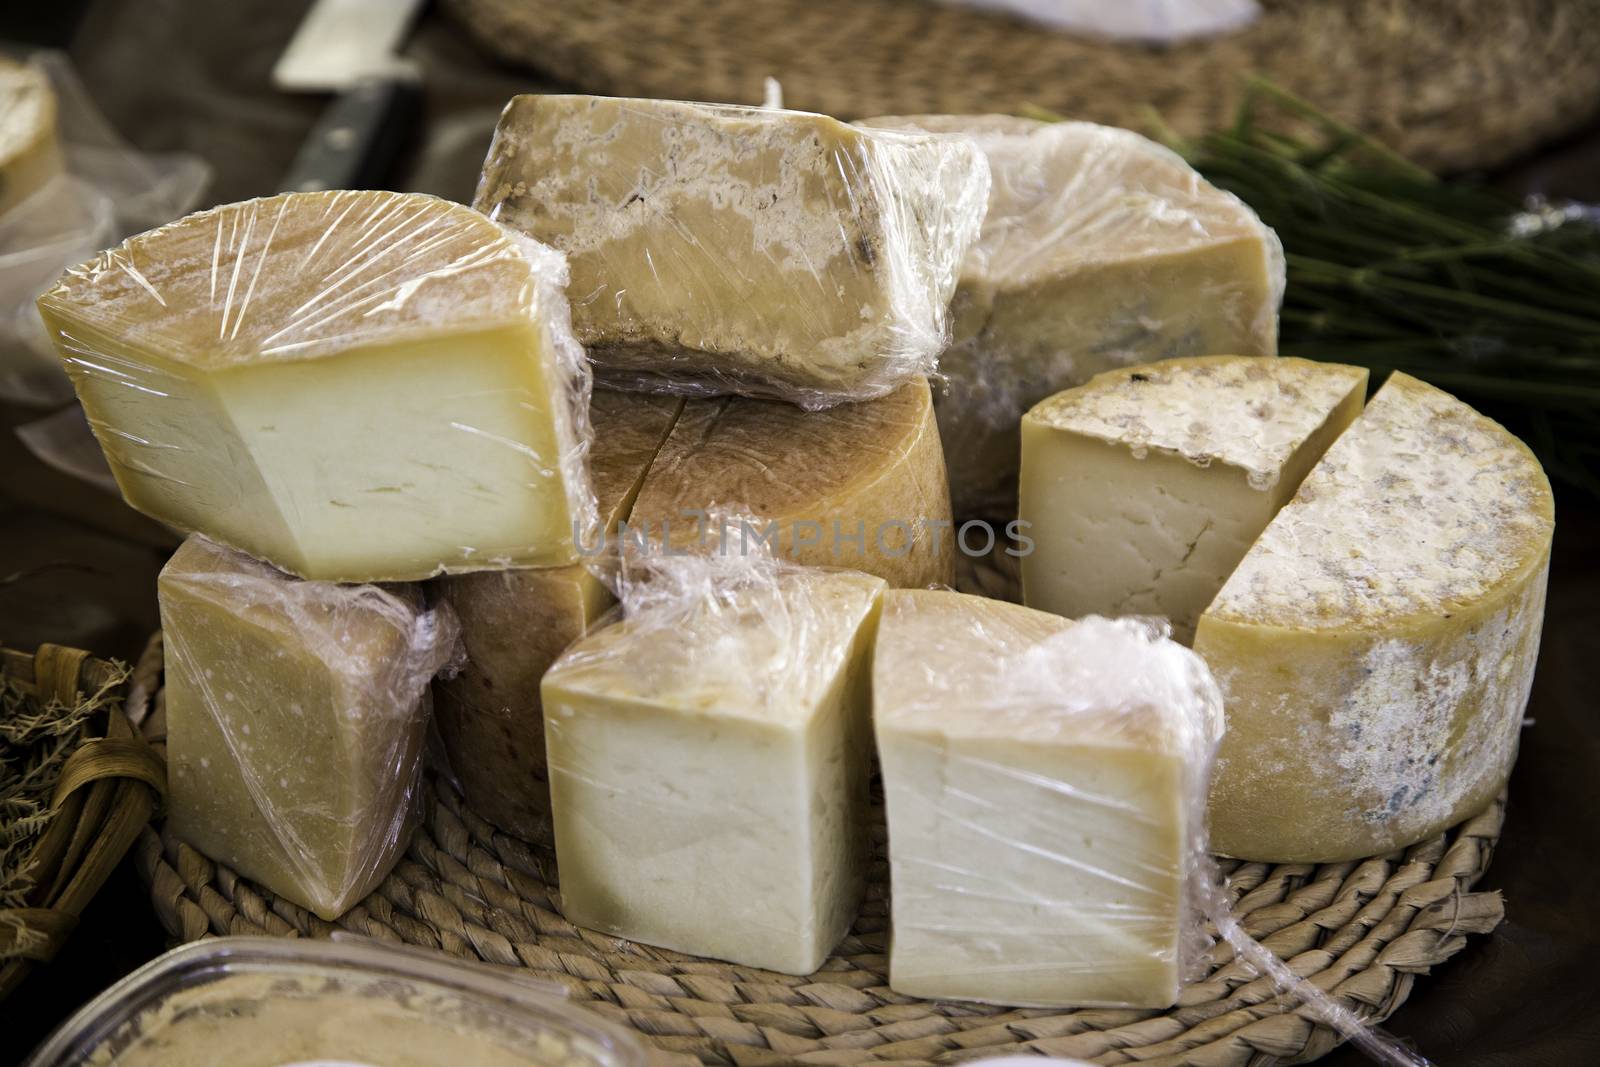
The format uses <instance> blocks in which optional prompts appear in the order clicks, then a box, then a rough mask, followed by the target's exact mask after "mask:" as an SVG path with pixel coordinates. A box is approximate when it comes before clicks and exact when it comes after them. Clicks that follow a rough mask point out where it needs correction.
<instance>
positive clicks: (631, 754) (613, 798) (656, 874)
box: [543, 561, 884, 974]
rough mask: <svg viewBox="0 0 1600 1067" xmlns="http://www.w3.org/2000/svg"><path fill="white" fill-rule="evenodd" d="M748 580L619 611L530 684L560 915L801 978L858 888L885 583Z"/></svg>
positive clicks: (798, 575) (842, 920)
mask: <svg viewBox="0 0 1600 1067" xmlns="http://www.w3.org/2000/svg"><path fill="white" fill-rule="evenodd" d="M695 562H697V561H690V565H693V564H694V563H695ZM734 566H736V567H744V566H745V564H744V563H743V562H742V561H741V562H737V563H735V564H734ZM750 573H751V574H753V575H754V576H753V577H751V578H750V579H749V580H746V581H742V582H738V583H734V584H721V583H715V584H708V585H705V586H702V587H698V591H697V592H692V593H691V595H689V596H688V597H687V598H675V597H674V596H671V595H669V596H668V597H667V598H666V599H665V600H663V601H661V602H659V603H657V604H655V605H653V606H647V607H643V608H641V609H639V610H637V611H633V612H631V613H630V614H629V616H628V618H626V619H625V620H624V621H622V622H621V623H618V624H617V625H615V626H610V627H606V628H603V629H600V630H597V631H595V632H594V633H591V634H590V635H588V636H587V637H585V638H583V639H582V640H581V641H579V642H578V643H577V644H576V645H574V646H573V647H572V648H571V649H569V650H568V652H567V654H566V655H564V656H563V657H562V658H561V659H560V660H559V661H558V662H557V663H556V665H555V666H554V667H552V668H551V669H550V671H549V672H548V673H547V674H546V675H545V680H544V687H543V688H544V694H543V695H544V708H545V728H546V740H547V744H548V747H549V766H550V790H551V801H552V805H553V809H554V815H555V838H556V856H557V863H558V865H559V868H560V872H561V907H562V914H564V915H565V916H566V917H567V919H568V920H570V921H571V922H574V923H576V924H578V925H579V926H585V927H588V928H590V929H594V930H600V931H604V932H607V933H611V934H615V935H617V936H620V937H627V938H630V939H633V940H637V941H642V942H645V943H647V944H652V945H660V946H663V947H666V948H672V949H676V950H678V951H681V952H688V953H692V954H694V955H699V956H713V957H717V958H719V959H726V960H731V961H733V962H735V963H742V964H746V965H749V966H754V967H765V968H768V969H771V970H777V971H783V972H786V973H790V974H810V973H811V972H812V971H814V970H816V968H817V967H818V966H819V965H820V964H821V963H822V961H823V960H824V959H825V958H826V957H827V955H828V953H829V951H830V950H831V949H832V948H833V946H834V945H835V944H836V943H837V942H838V940H839V938H840V937H842V936H843V935H844V933H845V931H846V929H847V928H848V927H849V924H850V922H851V920H852V918H853V917H854V912H855V908H856V905H857V904H858V903H859V901H860V897H861V893H862V890H863V887H864V884H865V862H866V840H867V839H866V805H867V799H868V798H867V772H868V761H869V758H870V751H871V742H870V725H869V721H868V700H869V688H868V687H869V670H870V658H871V642H872V635H873V630H874V627H875V624H876V618H877V605H878V598H879V594H880V592H881V591H882V589H883V587H884V586H883V582H882V581H881V580H880V579H877V578H871V577H868V576H866V575H862V574H853V573H851V572H847V571H836V572H829V571H817V570H809V569H805V568H783V569H781V570H777V571H775V572H769V571H765V570H762V571H761V572H760V573H756V572H755V571H754V570H753V569H752V570H751V571H750Z"/></svg>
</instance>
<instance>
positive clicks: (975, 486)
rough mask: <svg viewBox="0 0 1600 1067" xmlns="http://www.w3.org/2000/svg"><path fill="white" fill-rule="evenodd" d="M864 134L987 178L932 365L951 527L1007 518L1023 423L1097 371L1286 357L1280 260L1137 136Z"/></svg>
mask: <svg viewBox="0 0 1600 1067" xmlns="http://www.w3.org/2000/svg"><path fill="white" fill-rule="evenodd" d="M865 125H868V126H872V127H888V128H896V129H914V130H928V131H931V132H935V133H942V134H959V135H962V136H964V137H967V138H970V139H971V140H972V141H973V142H975V143H976V144H977V146H978V147H979V148H980V149H981V150H982V151H983V153H984V155H985V156H986V157H987V158H988V161H989V167H990V171H991V174H992V181H991V183H990V192H989V210H988V214H987V216H986V217H985V218H984V222H983V231H982V234H981V235H980V237H979V238H978V240H977V242H976V243H975V244H974V245H973V246H972V248H971V249H970V250H969V251H968V252H967V257H966V260H965V262H964V263H963V265H962V268H961V284H960V287H959V289H958V290H957V292H956V296H955V301H954V303H953V305H952V317H953V325H954V336H953V341H952V343H951V345H950V347H949V348H948V349H947V350H946V351H945V353H944V355H943V356H941V357H940V360H939V370H940V371H941V372H942V373H943V374H944V375H945V376H946V377H948V379H949V387H948V390H947V392H946V393H945V394H943V395H941V396H940V397H939V405H938V407H939V429H940V432H941V434H942V435H943V438H944V446H945V455H946V458H947V461H948V463H949V466H950V485H951V497H952V499H953V501H954V503H955V509H956V514H957V515H972V514H980V513H981V514H995V515H1007V514H1010V513H1011V510H1012V507H1013V505H1014V502H1015V500H1016V492H1017V489H1016V478H1017V456H1018V452H1017V448H1018V445H1017V423H1018V421H1019V420H1020V419H1021V418H1022V415H1023V413H1024V412H1025V411H1027V410H1028V409H1029V408H1030V407H1032V406H1033V405H1034V404H1036V403H1038V402H1039V401H1040V400H1043V399H1044V398H1045V397H1047V396H1050V395H1051V394H1052V393H1055V392H1057V391H1059V390H1062V389H1065V388H1068V387H1069V386H1074V385H1078V384H1080V383H1082V382H1085V381H1087V380H1089V378H1091V377H1093V376H1094V375H1096V374H1098V373H1100V372H1101V371H1105V370H1110V369H1113V368H1116V367H1126V366H1131V365H1134V364H1138V363H1148V362H1151V361H1153V360H1159V359H1167V358H1171V357H1175V356H1198V355H1210V354H1214V353H1219V352H1230V353H1236V354H1239V355H1247V356H1270V355H1273V354H1275V353H1276V351H1277V332H1278V302H1279V300H1280V298H1281V297H1282V294H1283V284H1284V277H1283V272H1284V266H1283V252H1282V249H1281V248H1280V246H1279V244H1278V240H1277V238H1276V237H1275V236H1274V235H1273V233H1272V231H1271V230H1270V229H1268V228H1267V227H1266V226H1265V225H1263V224H1262V223H1261V220H1260V219H1258V218H1257V217H1256V216H1255V213H1254V212H1252V211H1251V210H1250V209H1249V208H1248V207H1247V206H1245V204H1244V203H1243V202H1241V201H1240V200H1239V199H1238V198H1237V197H1234V196H1233V195H1231V194H1229V193H1226V192H1223V191H1222V190H1220V189H1217V188H1216V187H1215V186H1212V185H1211V184H1209V183H1208V182H1206V181H1205V180H1204V179H1203V178H1201V177H1200V175H1199V174H1198V173H1197V172H1196V171H1195V170H1194V169H1193V168H1192V167H1190V166H1189V165H1188V164H1187V163H1185V162H1184V161H1183V160H1182V159H1181V158H1179V157H1178V156H1177V154H1176V153H1174V152H1171V151H1169V150H1168V149H1166V148H1164V147H1162V146H1161V145H1158V144H1156V143H1155V142H1153V141H1150V140H1148V139H1146V138H1144V137H1141V136H1139V135H1138V134H1136V133H1132V132H1130V131H1128V130H1120V129H1114V128H1111V127H1107V126H1097V125H1094V124H1093V123H1088V122H1057V123H1046V122H1036V121H1033V120H1031V119H1020V118H1012V117H1010V116H1003V115H921V116H913V117H909V118H881V119H870V120H867V122H866V123H865Z"/></svg>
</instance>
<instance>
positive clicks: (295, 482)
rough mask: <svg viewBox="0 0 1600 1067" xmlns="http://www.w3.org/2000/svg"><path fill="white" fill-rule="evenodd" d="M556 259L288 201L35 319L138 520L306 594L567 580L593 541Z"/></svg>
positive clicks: (186, 229) (450, 223)
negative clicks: (498, 573)
mask: <svg viewBox="0 0 1600 1067" xmlns="http://www.w3.org/2000/svg"><path fill="white" fill-rule="evenodd" d="M565 279H566V272H565V264H564V261H563V258H562V256H561V255H560V253H558V252H555V251H553V250H551V249H549V248H546V247H544V246H542V245H539V244H538V243H537V242H535V241H532V240H530V239H528V238H526V237H523V236H521V235H520V234H515V233H511V232H509V231H506V230H503V229H502V228H500V227H499V226H496V225H495V224H494V223H491V222H489V221H488V220H487V219H485V218H483V217H482V216H481V215H479V214H477V213H476V212H474V211H471V210H469V209H467V208H465V207H461V206H460V205H457V204H451V203H448V202H446V201H443V200H438V199H435V198H433V197H428V196H421V195H416V194H400V193H386V192H332V193H290V194H285V195H282V196H275V197H271V198H268V199H263V200H251V201H246V202H244V203H240V204H231V205H228V206H226V207H220V208H214V209H212V210H210V211H203V212H200V213H198V214H195V215H190V216H188V217H187V218H185V219H182V220H180V221H178V222H175V223H173V224H171V225H169V226H164V227H161V228H160V229H156V230H152V231H150V232H148V233H144V234H141V235H139V236H137V237H133V238H130V239H129V240H128V241H127V242H125V243H124V244H123V245H122V246H120V247H119V248H116V249H113V250H111V251H109V252H104V253H102V254H101V255H100V256H99V257H98V258H96V259H94V260H92V261H90V262H88V263H85V264H83V265H82V266H80V267H76V268H74V269H72V270H69V271H68V272H67V273H66V274H65V275H64V276H63V277H62V279H61V281H60V282H59V283H58V284H57V285H56V287H55V288H54V289H52V290H50V291H49V292H48V293H46V294H45V295H44V297H42V298H41V299H40V302H39V307H40V311H41V312H42V314H43V316H44V319H45V322H46V324H47V326H48V327H49V329H50V331H51V333H52V335H53V337H54V340H55V342H56V346H57V348H58V349H59V350H60V353H61V356H62V359H63V360H64V362H65V364H66V367H67V370H68V373H69V374H70V375H71V377H72V380H73V384H74V386H75V387H76V388H77V391H78V396H79V398H80V399H81V400H82V401H83V406H84V410H85V411H86V412H87V414H88V416H89V420H90V423H91V425H92V426H93V428H94V430H95V433H96V436H97V437H98V438H99V440H100V444H101V447H102V448H103V449H104V451H105V453H106V458H107V460H108V461H109V462H110V465H111V468H112V471H113V472H114V473H115V475H116V477H117V481H118V484H119V485H120V486H121V488H122V492H123V495H124V496H125V497H126V498H127V499H128V502H129V503H131V504H132V505H133V506H134V507H136V508H139V509H140V510H141V511H144V512H146V513H148V514H150V515H152V516H154V517H155V518H158V519H161V520H162V521H164V522H167V523H169V524H171V525H174V526H177V527H179V528H181V529H184V530H190V531H199V532H201V533H204V534H206V535H207V536H208V537H211V538H213V539H215V540H217V541H221V542H223V543H226V544H230V545H232V546H234V547H236V548H240V549H243V550H245V551H247V552H250V553H251V554H252V555H255V556H257V557H259V558H262V559H266V560H269V561H271V562H272V563H274V564H275V565H277V566H279V567H282V568H283V569H285V570H288V571H291V572H292V573H295V574H299V575H301V576H304V577H307V578H317V579H328V580H334V581H383V580H405V579H414V578H425V577H428V576H429V575H432V574H436V573H439V572H442V571H471V570H483V569H492V568H497V567H504V566H534V565H540V566H542V565H556V564H562V563H568V562H572V561H573V560H575V559H576V558H577V554H576V548H575V544H574V539H575V534H576V535H579V536H588V535H589V533H590V532H591V531H592V528H593V526H594V524H595V504H594V495H593V491H592V489H591V488H590V486H589V479H588V474H587V469H586V462H585V456H586V450H587V446H588V437H589V434H588V416H587V410H588V395H589V376H588V371H587V366H586V363H585V361H584V358H583V352H582V349H581V348H580V347H579V346H578V344H577V342H576V341H575V340H574V339H573V337H572V333H571V329H570V323H569V318H570V316H569V311H568V308H567V304H566V298H565V295H564V293H563V291H562V287H563V285H564V283H565Z"/></svg>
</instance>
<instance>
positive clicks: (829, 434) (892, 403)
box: [629, 381, 955, 586]
mask: <svg viewBox="0 0 1600 1067" xmlns="http://www.w3.org/2000/svg"><path fill="white" fill-rule="evenodd" d="M719 507H724V508H729V507H731V508H737V509H739V511H740V512H743V513H749V514H751V515H753V516H754V517H755V519H756V520H757V521H754V522H752V524H751V529H750V532H749V534H748V536H747V537H746V538H745V540H746V541H748V542H751V543H753V542H754V541H755V539H756V537H757V536H758V535H761V534H764V533H765V532H766V531H767V528H768V527H767V524H768V523H774V524H775V527H774V528H773V534H774V540H773V545H774V548H773V551H774V554H776V555H779V556H781V557H783V558H786V559H792V560H794V561H796V562H798V563H801V564H805V565H809V566H820V567H849V568H852V569H855V570H860V571H866V572H867V573H869V574H875V575H877V576H878V577H880V578H882V579H884V580H885V581H887V582H888V583H889V584H890V585H891V586H924V585H933V584H943V585H949V584H952V583H953V582H954V578H955V534H954V531H953V530H952V529H951V527H950V497H949V493H948V489H947V487H946V482H945V469H944V457H943V454H942V452H941V450H940V448H939V429H938V425H937V423H936V422H935V420H934V415H933V402H932V395H931V393H930V390H929V388H928V384H927V382H926V381H916V382H911V383H908V384H906V385H903V386H901V387H900V388H899V389H897V390H896V391H895V392H894V393H892V394H890V395H889V396H885V397H880V398H878V399H876V400H866V401H862V402H859V403H854V404H841V405H839V406H838V407H835V408H830V409H828V410H827V411H815V412H808V411H802V410H800V409H799V408H796V407H794V406H793V405H790V404H784V403H780V402H777V401H770V400H752V399H747V398H742V397H736V398H719V399H707V400H690V401H689V402H688V403H687V404H686V405H685V407H684V410H683V415H682V416H681V417H680V418H679V420H678V424H677V426H676V427H674V428H673V431H672V435H671V436H670V437H669V438H668V439H667V443H666V444H665V445H664V446H663V447H662V449H661V453H660V455H658V456H657V457H656V460H655V462H654V463H653V464H652V465H651V468H650V473H649V474H648V475H646V477H645V481H644V486H643V488H641V489H640V491H639V500H638V503H637V504H636V505H635V506H634V509H633V514H632V516H631V517H630V519H629V526H630V527H633V528H636V529H638V530H639V531H641V532H642V533H645V534H648V536H650V537H653V538H661V537H662V536H663V534H665V535H666V536H667V540H668V543H669V544H671V545H672V546H674V547H678V548H684V547H688V546H690V545H693V544H695V543H697V542H699V541H700V540H701V539H702V535H704V537H705V541H706V543H708V544H715V543H718V538H716V537H713V536H711V530H709V529H707V526H706V524H707V523H708V522H710V521H711V520H710V519H708V518H703V517H701V516H699V515H696V514H692V513H693V512H711V511H712V510H713V509H715V508H719ZM836 526H837V531H836V529H835V527H836ZM741 533H742V531H738V530H734V531H732V536H733V537H735V538H738V537H740V534H741ZM858 535H859V536H858ZM752 551H753V549H752Z"/></svg>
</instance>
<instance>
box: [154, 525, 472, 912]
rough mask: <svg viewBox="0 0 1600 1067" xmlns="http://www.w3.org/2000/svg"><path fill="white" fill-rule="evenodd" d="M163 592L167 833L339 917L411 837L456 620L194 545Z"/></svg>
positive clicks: (166, 574)
mask: <svg viewBox="0 0 1600 1067" xmlns="http://www.w3.org/2000/svg"><path fill="white" fill-rule="evenodd" d="M159 592H160V600H161V629H162V634H163V637H164V640H165V644H164V652H165V656H166V710H167V762H168V766H169V778H170V793H169V796H168V818H169V820H170V822H171V826H172V829H173V830H174V832H175V833H176V834H177V835H178V836H179V837H180V838H182V839H183V840H184V841H187V842H188V843H189V844H191V845H193V846H194V847H195V848H197V849H199V850H200V851H201V852H202V853H204V854H205V855H206V856H209V857H210V858H211V859H214V860H216V861H217V862H219V863H222V864H225V865H226V866H228V867H229V868H231V869H233V870H234V871H237V872H238V873H239V874H241V875H243V876H245V877H246V878H249V879H251V880H253V881H255V882H257V883H259V884H261V885H263V886H265V887H266V888H268V889H270V890H272V891H273V892H274V893H277V894H278V895H280V896H282V897H284V898H285V899H287V900H290V901H293V902H294V903H296V904H299V905H300V906H302V907H304V908H308V909H310V910H311V911H313V912H315V913H316V914H318V915H320V916H321V917H323V918H324V919H333V918H335V917H337V916H338V915H339V914H340V913H342V912H343V911H345V910H346V909H347V908H349V907H350V906H351V905H352V904H354V903H355V902H356V901H358V900H360V899H361V898H362V897H364V896H365V895H366V894H367V893H368V892H370V891H371V889H372V888H373V887H374V886H376V885H377V884H378V883H379V882H380V881H382V880H383V878H384V876H385V875H386V874H388V872H389V870H390V868H391V867H393V866H394V863H395V861H396V860H398V859H399V857H400V855H401V853H402V852H403V851H404V850H405V848H406V845H407V843H408V841H409V838H410V830H411V826H412V823H413V816H414V806H415V805H414V801H415V799H416V797H415V794H416V790H417V786H418V781H419V776H420V774H421V770H422V744H423V736H424V733H425V730H426V724H427V705H426V696H427V688H428V680H429V679H430V678H432V677H433V675H434V673H435V672H436V671H437V670H438V669H439V668H440V667H441V666H443V665H444V663H445V661H446V660H447V659H448V658H449V657H450V654H451V652H452V650H453V649H454V647H455V640H456V628H455V623H454V620H453V619H452V618H451V617H450V616H449V614H448V613H447V612H446V613H438V612H431V611H425V610H423V607H422V598H421V594H420V592H419V591H418V590H416V589H415V588H414V587H404V586H400V587H393V588H389V589H380V588H378V587H376V586H370V585H368V586H341V585H334V584H332V583H330V582H308V581H301V580H299V579H296V578H293V577H290V576H288V575H285V574H283V573H281V572H279V571H276V570H274V569H273V568H271V567H269V566H267V565H266V564H264V563H261V562H259V561H257V560H254V559H251V558H250V557H248V556H246V555H244V554H243V553H239V552H235V551H233V550H232V549H228V548H225V547H223V546H221V545H217V544H214V543H213V542H210V541H207V540H206V539H204V538H202V537H190V538H189V539H188V540H187V541H185V542H184V543H183V545H182V546H181V547H180V548H179V549H178V551H177V553H176V554H175V555H174V556H173V557H172V559H171V561H169V562H168V564H167V566H166V567H165V569H163V570H162V572H161V578H160V583H159Z"/></svg>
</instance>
